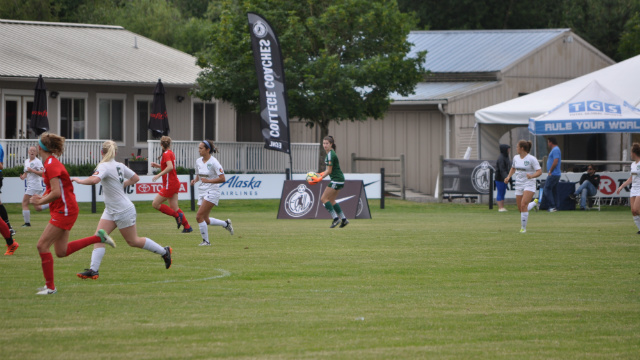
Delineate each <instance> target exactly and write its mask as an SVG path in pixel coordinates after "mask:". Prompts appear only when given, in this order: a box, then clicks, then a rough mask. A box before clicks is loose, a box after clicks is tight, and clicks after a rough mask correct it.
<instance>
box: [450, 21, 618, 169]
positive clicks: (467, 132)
mask: <svg viewBox="0 0 640 360" xmlns="http://www.w3.org/2000/svg"><path fill="white" fill-rule="evenodd" d="M569 38H571V40H569ZM614 63H615V62H614V61H613V60H611V59H609V58H608V57H606V56H604V55H603V54H601V53H600V52H599V51H598V50H597V49H595V48H594V47H593V46H591V45H589V44H588V43H587V42H585V41H584V40H583V39H581V38H580V37H579V36H577V35H575V34H573V33H571V35H570V36H565V37H562V38H559V39H557V40H556V41H554V42H551V43H549V44H547V45H546V46H544V47H542V48H540V49H538V50H536V51H534V52H532V53H531V54H530V55H529V56H527V57H526V58H524V59H523V60H522V61H520V62H518V63H516V64H514V65H513V66H512V67H510V68H508V69H505V70H504V71H503V72H502V74H500V75H499V80H500V82H499V84H498V85H496V86H492V87H490V88H488V89H485V90H481V91H476V92H473V93H468V94H464V95H462V96H458V97H456V98H453V99H449V103H448V104H447V105H446V106H445V111H446V112H447V113H449V114H452V116H453V117H454V118H455V124H454V125H453V128H454V130H453V131H452V142H453V143H454V148H455V151H454V152H452V154H455V156H457V157H458V158H462V156H463V155H464V153H465V151H466V149H467V147H468V146H471V148H472V153H471V154H472V156H471V158H472V159H474V158H477V156H478V149H477V147H478V139H477V136H478V133H477V131H474V126H475V115H474V114H475V112H476V111H477V110H480V109H482V108H485V107H488V106H491V105H495V104H498V103H501V102H504V101H507V100H511V99H514V98H516V97H518V96H521V95H522V94H529V93H533V92H536V91H538V90H542V89H545V88H548V87H550V86H554V85H557V84H560V83H562V82H565V81H568V80H571V79H574V78H576V77H579V76H582V75H585V74H588V73H591V72H594V71H597V70H600V69H602V68H605V67H607V66H609V65H612V64H614ZM559 101H560V100H559ZM470 144H471V145H470Z"/></svg>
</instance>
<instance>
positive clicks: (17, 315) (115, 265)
mask: <svg viewBox="0 0 640 360" xmlns="http://www.w3.org/2000/svg"><path fill="white" fill-rule="evenodd" d="M220 205H221V207H220V208H216V209H214V210H213V211H212V214H211V215H212V216H214V217H217V218H220V219H227V218H231V219H232V220H233V225H234V228H235V235H234V236H230V235H229V233H228V232H226V231H224V230H223V229H222V228H220V227H209V233H210V239H211V241H212V246H210V247H199V246H197V245H198V244H199V243H200V242H201V238H200V235H199V233H198V232H197V224H195V212H191V211H190V210H187V209H190V207H189V203H188V202H181V207H182V209H183V210H185V213H186V215H187V219H188V220H189V221H190V222H191V223H192V224H193V225H196V226H195V227H194V229H195V231H194V232H193V233H191V234H182V233H180V232H179V230H177V229H176V226H175V221H174V220H173V219H171V218H169V217H167V216H166V215H163V214H161V213H160V212H157V211H155V210H153V209H152V208H151V205H150V203H137V204H136V206H137V207H138V233H139V235H140V236H147V237H150V238H152V239H154V240H155V241H156V242H158V243H159V244H161V245H163V246H166V245H170V246H171V247H172V248H173V258H174V260H173V266H172V267H171V269H169V270H165V268H164V263H163V261H162V260H161V258H160V256H159V255H156V254H152V253H150V252H148V251H145V250H141V249H134V248H130V247H128V246H127V244H126V243H125V242H124V239H122V237H121V236H120V234H119V233H118V232H117V230H116V231H115V232H114V233H113V235H114V236H113V237H114V239H115V240H116V242H117V244H118V247H117V248H115V249H112V248H107V254H106V256H105V258H104V261H103V263H102V267H101V268H100V278H99V279H98V280H81V279H79V278H77V277H76V273H77V272H79V271H82V270H83V269H85V268H87V267H89V262H90V256H91V247H89V248H86V249H83V250H81V251H79V252H77V253H75V254H72V255H71V256H69V257H67V258H63V259H58V258H54V261H55V263H54V264H55V276H56V278H55V280H56V281H55V282H56V286H57V288H58V293H57V294H54V295H50V296H36V295H35V293H36V288H37V287H39V286H42V285H44V278H43V276H42V271H41V267H40V258H39V256H38V254H37V250H36V248H35V244H36V242H37V239H38V237H39V236H40V234H41V232H42V229H43V227H44V225H45V224H46V222H47V221H48V219H49V216H48V213H44V214H43V213H35V212H33V211H32V220H31V223H32V225H33V226H32V227H31V228H26V229H25V228H20V224H22V215H21V210H20V207H19V205H18V204H11V205H8V206H7V208H8V210H9V211H10V219H11V222H12V225H13V226H14V228H15V229H16V230H17V231H18V233H17V235H16V237H15V238H16V240H17V241H18V242H19V243H20V248H19V249H18V250H17V252H16V254H15V255H14V256H3V257H0V300H1V304H2V307H3V309H2V311H0V328H1V329H2V335H3V341H2V352H1V354H2V355H0V358H2V359H22V360H24V359H83V360H86V359H125V358H126V359H168V358H172V359H186V358H195V359H205V358H231V359H249V358H263V359H390V358H391V359H416V358H438V359H441V358H445V359H470V358H486V359H541V358H544V359H549V358H553V359H572V358H600V359H603V358H606V359H610V358H618V359H637V358H638V357H639V356H640V274H639V273H640V266H639V265H640V235H637V234H636V232H637V229H636V228H635V225H634V223H633V221H632V218H631V213H630V211H629V208H628V207H608V206H605V207H603V211H601V212H597V211H590V212H580V211H569V212H557V213H552V214H550V213H547V212H538V213H533V212H532V213H531V215H530V217H529V225H528V229H527V230H528V232H527V233H526V234H520V233H518V231H519V230H520V221H519V220H520V215H519V213H518V212H517V211H516V209H515V206H513V205H512V206H508V209H509V212H507V213H498V212H497V211H496V210H493V211H489V210H488V209H487V206H486V205H474V204H465V205H460V204H418V203H411V202H404V201H398V200H387V203H386V205H387V208H386V209H385V210H380V209H379V203H378V202H377V201H371V202H370V206H371V210H372V216H373V219H371V220H353V221H351V223H350V224H349V226H347V227H345V228H344V229H339V228H336V229H329V225H330V221H329V220H277V219H276V212H277V207H278V201H272V200H269V201H221V203H220ZM101 212H102V208H101V207H100V204H99V209H98V214H91V213H90V210H89V207H88V204H82V205H81V215H80V217H79V219H78V222H77V223H76V225H75V227H74V228H73V230H72V231H71V238H72V239H77V238H82V237H85V236H89V235H92V234H93V232H94V231H95V227H96V226H97V222H98V218H99V216H100V213H101ZM3 248H4V247H3Z"/></svg>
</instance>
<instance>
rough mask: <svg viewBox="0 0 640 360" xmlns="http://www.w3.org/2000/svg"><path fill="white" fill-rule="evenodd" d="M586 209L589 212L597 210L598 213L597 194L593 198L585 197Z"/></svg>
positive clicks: (598, 199) (598, 197) (598, 202)
mask: <svg viewBox="0 0 640 360" xmlns="http://www.w3.org/2000/svg"><path fill="white" fill-rule="evenodd" d="M587 208H588V209H589V210H591V209H595V208H598V211H600V196H598V194H596V195H595V196H587Z"/></svg>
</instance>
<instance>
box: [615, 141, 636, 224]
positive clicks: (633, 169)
mask: <svg viewBox="0 0 640 360" xmlns="http://www.w3.org/2000/svg"><path fill="white" fill-rule="evenodd" d="M631 160H633V162H632V163H631V175H630V176H629V178H628V179H627V180H626V181H625V182H624V183H622V184H621V185H620V186H618V190H616V194H620V191H622V189H624V188H625V187H627V186H628V185H629V184H631V193H630V194H629V205H631V215H632V216H633V222H634V223H636V226H637V227H638V234H640V144H638V143H633V146H631Z"/></svg>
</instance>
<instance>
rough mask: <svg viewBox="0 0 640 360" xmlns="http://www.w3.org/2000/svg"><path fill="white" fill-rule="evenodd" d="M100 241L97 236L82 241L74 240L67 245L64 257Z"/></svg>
mask: <svg viewBox="0 0 640 360" xmlns="http://www.w3.org/2000/svg"><path fill="white" fill-rule="evenodd" d="M100 241H102V240H101V239H100V237H99V236H98V235H93V236H89V237H86V238H84V239H78V240H74V241H72V242H70V243H68V244H67V254H66V255H65V256H69V255H71V254H73V253H74V252H76V251H78V250H80V249H84V248H86V247H87V246H89V245H92V244H96V243H99V242H100Z"/></svg>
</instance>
